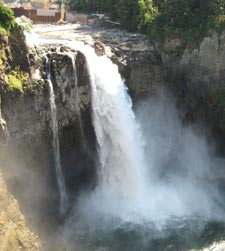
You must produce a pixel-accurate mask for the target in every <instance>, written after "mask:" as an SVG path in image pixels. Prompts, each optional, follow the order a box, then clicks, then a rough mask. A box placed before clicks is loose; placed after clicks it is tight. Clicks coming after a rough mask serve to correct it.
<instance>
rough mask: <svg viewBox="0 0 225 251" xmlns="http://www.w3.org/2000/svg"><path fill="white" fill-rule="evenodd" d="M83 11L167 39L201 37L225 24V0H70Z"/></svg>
mask: <svg viewBox="0 0 225 251" xmlns="http://www.w3.org/2000/svg"><path fill="white" fill-rule="evenodd" d="M67 3H68V4H69V5H70V7H71V8H72V9H74V10H76V11H81V12H89V13H91V12H94V13H95V12H99V13H105V14H106V15H108V16H109V17H110V18H111V19H112V20H114V21H118V22H120V23H121V25H122V27H123V28H125V29H127V30H129V31H139V32H142V33H146V34H149V35H152V36H153V37H155V38H158V39H161V40H165V39H167V38H172V37H181V38H188V37H190V36H191V37H192V38H196V39H199V38H201V37H202V36H203V35H204V34H205V33H206V32H207V31H208V30H209V29H214V30H217V31H219V32H220V31H222V30H223V29H224V28H225V0H67Z"/></svg>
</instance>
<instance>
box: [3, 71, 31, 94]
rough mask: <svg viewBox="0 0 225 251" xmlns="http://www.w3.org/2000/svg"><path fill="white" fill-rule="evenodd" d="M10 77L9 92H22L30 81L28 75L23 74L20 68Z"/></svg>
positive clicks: (9, 75)
mask: <svg viewBox="0 0 225 251" xmlns="http://www.w3.org/2000/svg"><path fill="white" fill-rule="evenodd" d="M7 76H8V86H7V89H8V91H14V90H22V89H23V86H25V85H26V84H27V82H28V81H29V75H28V73H24V72H21V71H20V69H19V67H17V68H16V70H14V71H12V72H11V73H10V74H8V75H7Z"/></svg>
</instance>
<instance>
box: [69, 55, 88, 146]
mask: <svg viewBox="0 0 225 251" xmlns="http://www.w3.org/2000/svg"><path fill="white" fill-rule="evenodd" d="M68 56H69V57H70V59H71V62H72V66H73V75H74V79H75V88H76V99H77V113H78V124H79V127H80V134H81V135H80V136H81V141H82V145H83V147H84V148H85V149H86V148H87V146H86V141H85V136H84V128H83V124H82V119H81V113H80V107H79V105H78V104H79V103H80V96H79V90H78V85H77V69H76V64H75V59H74V55H73V54H68Z"/></svg>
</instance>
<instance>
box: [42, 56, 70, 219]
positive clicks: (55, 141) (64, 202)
mask: <svg viewBox="0 0 225 251" xmlns="http://www.w3.org/2000/svg"><path fill="white" fill-rule="evenodd" d="M46 66H47V67H48V68H47V81H48V86H49V104H50V116H51V129H52V145H53V150H54V165H55V171H56V178H57V184H58V188H59V194H60V214H61V215H63V214H64V213H65V212H66V210H67V208H68V198H67V194H66V188H65V181H64V177H63V173H62V168H61V160H60V147H59V134H58V120H57V108H56V104H55V95H54V89H53V84H52V81H51V73H50V61H49V59H48V58H47V57H46Z"/></svg>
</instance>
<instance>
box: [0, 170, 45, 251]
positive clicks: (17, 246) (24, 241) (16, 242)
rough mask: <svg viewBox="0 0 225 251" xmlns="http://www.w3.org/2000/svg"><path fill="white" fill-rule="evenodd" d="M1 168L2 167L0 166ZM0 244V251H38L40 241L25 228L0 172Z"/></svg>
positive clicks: (24, 223) (40, 245) (40, 247)
mask: <svg viewBox="0 0 225 251" xmlns="http://www.w3.org/2000/svg"><path fill="white" fill-rule="evenodd" d="M1 168H2V166H1ZM0 228H1V230H0V243H1V251H8V250H24V251H31V250H32V251H40V250H42V244H41V241H40V239H39V238H38V237H37V235H35V234H34V233H32V232H31V230H30V229H29V228H28V227H27V225H26V222H25V219H24V216H23V214H22V213H21V211H20V208H19V205H18V202H17V201H16V200H15V198H14V197H13V196H12V195H11V194H10V193H9V191H8V189H7V187H6V184H5V182H4V179H3V176H2V173H1V171H0Z"/></svg>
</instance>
